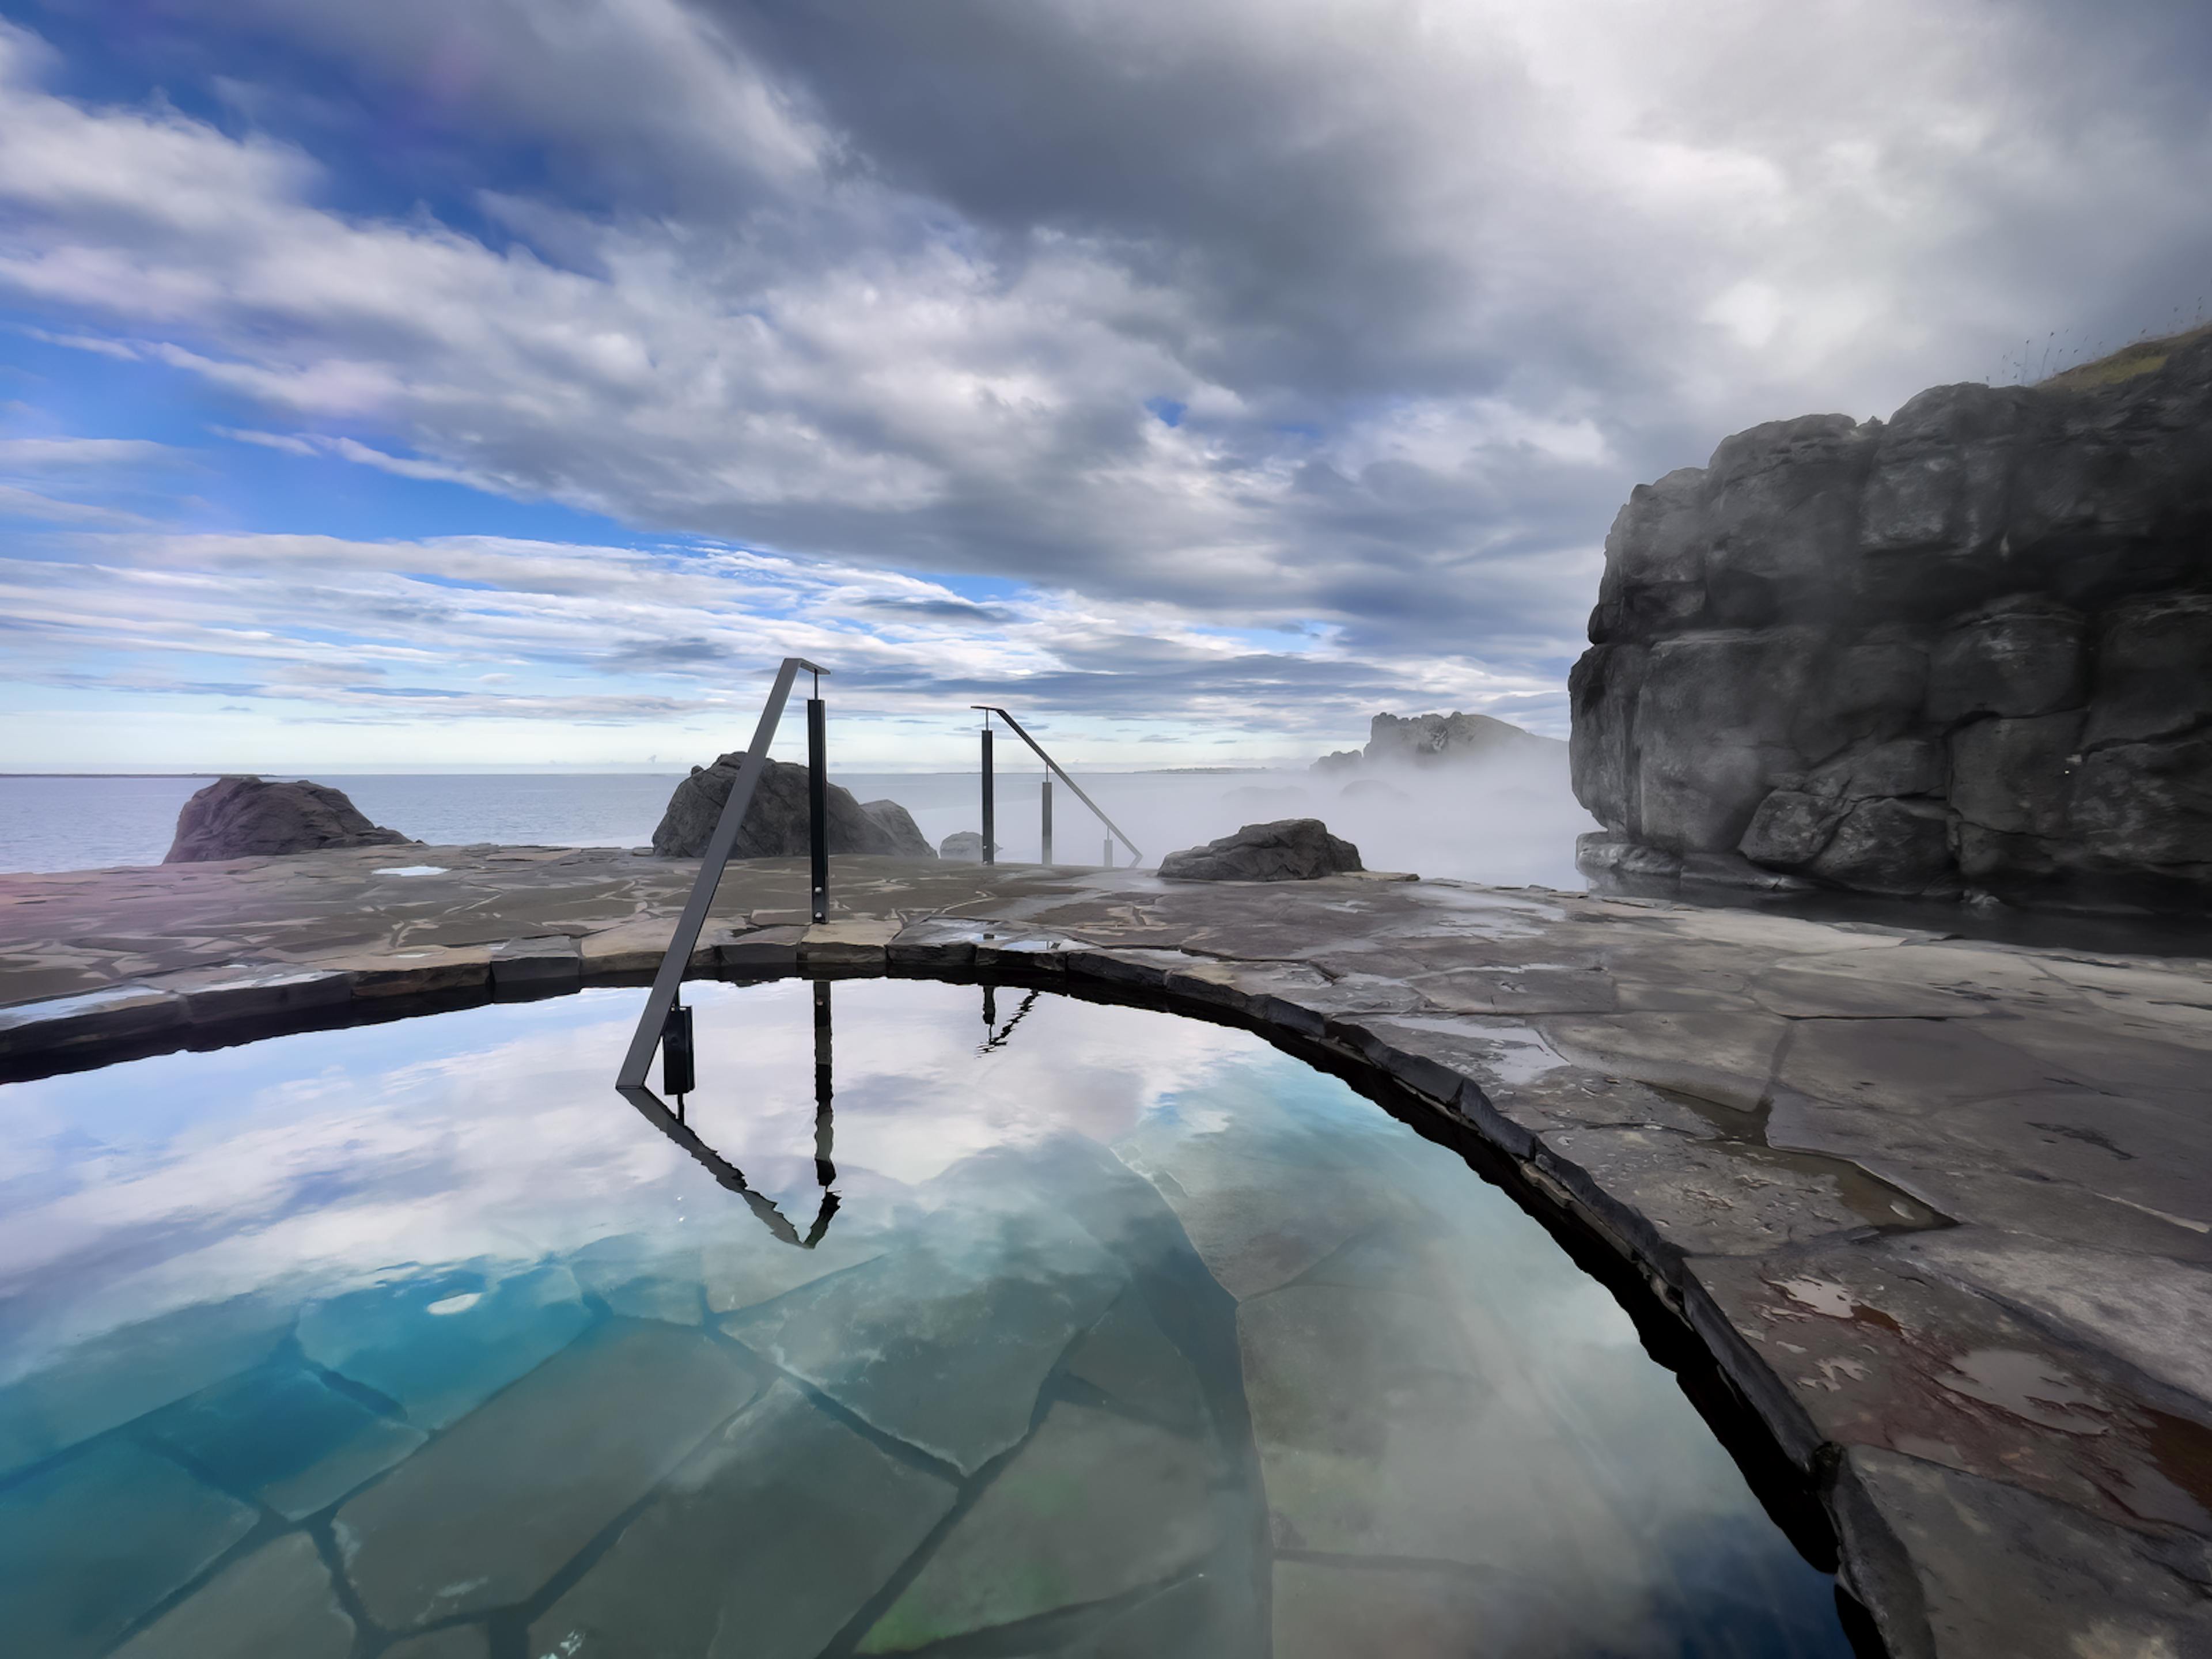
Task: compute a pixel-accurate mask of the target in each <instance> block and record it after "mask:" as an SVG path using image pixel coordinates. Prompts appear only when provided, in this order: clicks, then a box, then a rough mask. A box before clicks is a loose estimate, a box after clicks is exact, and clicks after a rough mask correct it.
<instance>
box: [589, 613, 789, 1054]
mask: <svg viewBox="0 0 2212 1659" xmlns="http://www.w3.org/2000/svg"><path fill="white" fill-rule="evenodd" d="M801 669H805V671H807V672H808V673H810V674H814V675H817V676H820V675H823V674H826V673H828V672H829V670H828V669H826V668H822V667H817V665H815V664H813V663H811V662H808V661H807V660H806V659H805V658H803V657H786V658H785V659H783V665H782V666H781V667H780V668H778V669H777V670H776V671H775V687H774V688H773V689H772V690H770V691H769V694H768V703H767V706H766V707H764V708H763V709H762V710H761V717H760V724H759V725H758V726H755V727H754V728H753V741H752V747H750V749H748V750H745V755H744V759H743V760H741V761H740V762H738V775H737V776H736V778H735V779H733V780H732V782H731V784H730V798H729V799H727V800H726V801H724V802H723V803H722V816H721V817H719V818H717V819H716V820H715V821H714V834H713V835H712V836H708V838H707V853H706V856H705V857H703V858H702V859H701V860H699V877H698V879H697V880H696V881H695V882H693V883H692V884H691V896H690V898H688V899H686V900H685V901H684V914H683V915H680V916H678V918H677V919H676V931H675V933H673V934H671V936H670V938H669V940H668V954H667V955H665V956H664V957H661V959H660V968H659V971H658V972H656V973H655V974H654V975H653V989H652V990H651V991H650V992H648V993H647V994H646V999H645V1011H644V1012H642V1013H641V1014H640V1015H639V1016H638V1019H637V1030H635V1031H634V1032H632V1033H631V1035H630V1040H629V1052H628V1053H627V1054H624V1055H623V1063H622V1069H621V1070H620V1071H619V1072H617V1073H615V1087H616V1088H617V1089H625V1090H627V1089H641V1088H643V1087H644V1086H645V1073H646V1070H647V1067H648V1066H651V1065H652V1064H653V1049H654V1048H656V1047H657V1046H658V1045H659V1042H660V1038H661V1034H662V1033H663V1032H664V1031H665V1030H666V1029H667V1025H668V1012H669V1010H670V1009H671V1008H673V1007H674V1006H676V994H677V992H678V990H679V989H680V988H681V987H682V986H683V983H684V969H687V968H689V967H690V965H691V952H692V951H693V950H694V948H696V946H697V945H698V943H699V932H700V930H701V929H702V927H705V926H706V925H707V911H708V908H709V907H710V906H711V905H712V904H713V903H714V889H715V888H717V887H718V886H720V884H721V880H722V872H723V870H724V869H725V868H726V866H728V864H729V862H730V850H731V848H734V847H735V846H736V845H737V843H738V830H739V829H742V828H743V827H744V822H745V813H746V811H747V810H748V809H749V808H750V807H751V805H752V804H753V791H754V790H755V789H757V788H758V787H759V786H760V781H761V774H762V773H763V772H765V771H766V770H767V769H768V748H769V744H770V743H772V742H774V741H775V728H776V726H777V724H778V722H780V721H781V720H782V719H783V705H784V704H785V703H786V702H788V701H789V699H790V697H791V684H792V682H793V680H795V679H797V678H799V671H800V670H801Z"/></svg>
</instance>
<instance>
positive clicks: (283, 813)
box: [161, 778, 416, 864]
mask: <svg viewBox="0 0 2212 1659" xmlns="http://www.w3.org/2000/svg"><path fill="white" fill-rule="evenodd" d="M415 845H416V842H412V841H410V840H409V839H408V838H407V837H406V836H403V835H401V834H400V833H399V832H398V830H397V829H385V828H384V827H383V826H382V825H380V824H374V823H370V822H369V821H368V818H367V817H363V816H362V812H361V810H360V809H359V808H358V807H356V805H354V804H353V803H352V802H351V801H350V800H349V799H346V794H345V792H344V791H343V789H333V788H331V787H330V786H329V785H328V784H325V783H266V782H264V781H262V780H261V779H259V778H218V779H217V780H216V781H215V782H213V783H211V784H210V785H208V787H206V788H204V789H203V790H201V791H199V792H198V793H197V794H195V795H194V796H193V797H192V798H191V799H190V800H188V801H186V802H185V805H184V810H183V811H180V812H179V813H178V814H177V836H176V839H175V840H174V841H173V842H171V843H170V847H169V852H168V856H167V857H166V858H164V859H163V860H161V862H162V863H164V864H199V863H204V862H205V861H207V860H212V859H246V858H264V857H267V856H269V855H270V854H282V853H315V852H320V851H321V850H323V849H324V848H331V847H413V846H415Z"/></svg>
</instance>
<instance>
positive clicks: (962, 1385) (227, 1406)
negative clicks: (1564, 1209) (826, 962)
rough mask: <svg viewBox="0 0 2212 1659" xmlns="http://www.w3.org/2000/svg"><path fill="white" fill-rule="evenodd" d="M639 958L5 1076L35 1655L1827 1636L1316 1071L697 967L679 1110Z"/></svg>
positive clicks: (1579, 1353)
mask: <svg viewBox="0 0 2212 1659" xmlns="http://www.w3.org/2000/svg"><path fill="white" fill-rule="evenodd" d="M640 996H641V994H640V993H638V992H635V991H612V990H610V991H590V992H586V993H584V994H580V995H577V996H569V997H563V998H559V999H556V1000H548V1001H543V1002H536V1003H528V1004H520V1005H506V1006H489V1007H483V1008H477V1009H472V1010H469V1011H466V1012H454V1013H447V1014H440V1015H435V1016H430V1017H427V1018H416V1019H410V1020H403V1021H398V1022H396V1023H392V1024H382V1025H377V1026H372V1027H363V1028H356V1029H351V1030H335V1031H325V1032H317V1033H310V1034H305V1035H299V1036H285V1037H278V1038H273V1039H270V1040H267V1041H264V1042H256V1043H252V1044H250V1045H248V1046H246V1047H242V1048H233V1049H228V1050H222V1051H219V1052H215V1053H206V1054H171V1055H165V1056H161V1057H157V1058H153V1059H147V1060H136V1061H132V1062H130V1063H126V1064H122V1065H117V1066H110V1067H107V1068H106V1069H104V1070H100V1071H96V1072H90V1073H79V1074H76V1075H72V1076H67V1077H61V1078H54V1079H46V1080H43V1081H39V1082H33V1083H25V1084H18V1085H11V1086H8V1087H5V1088H0V1630H5V1631H7V1632H9V1650H10V1651H17V1652H22V1653H25V1654H37V1655H40V1656H73V1655H98V1654H104V1653H108V1652H111V1651H120V1652H123V1653H125V1654H129V1655H131V1656H147V1655H153V1654H164V1655H168V1654H178V1655H182V1654H194V1655H215V1654H222V1655H231V1654H237V1655H249V1654H250V1655H266V1656H283V1659H318V1656H324V1655H328V1656H331V1659H349V1656H350V1659H379V1656H382V1655H385V1654H387V1653H388V1654H391V1655H392V1656H395V1659H462V1656H469V1659H479V1656H480V1659H514V1656H523V1655H528V1656H532V1659H537V1656H548V1659H550V1656H560V1659H589V1656H596V1655H641V1656H642V1655H655V1656H686V1655H708V1654H714V1655H732V1656H734V1655H744V1656H748V1659H783V1656H789V1659H807V1656H815V1655H846V1654H863V1655H873V1654H904V1653H915V1654H928V1655H937V1656H943V1659H953V1656H984V1655H1002V1656H1011V1655H1017V1654H1025V1655H1045V1654H1052V1655H1066V1656H1071V1659H1073V1656H1077V1655H1083V1656H1091V1659H1104V1656H1130V1659H1136V1656H1190V1659H1216V1656H1261V1655H1266V1654H1269V1653H1272V1654H1274V1655H1278V1656H1283V1659H1308V1656H1311V1659H1327V1656H1344V1655H1355V1654H1356V1655H1360V1656H1363V1659H1364V1656H1371V1655H1376V1654H1388V1655H1391V1656H1410V1659H1425V1656H1438V1659H1441V1656H1447V1655H1451V1656H1457V1655H1464V1654H1472V1653H1481V1654H1485V1655H1498V1656H1527V1659H1538V1656H1544V1659H1567V1656H1601V1655H1602V1656H1645V1655H1650V1656H1661V1655H1665V1656H1679V1655H1691V1654H1696V1655H1728V1656H1768V1655H1772V1656H1784V1655H1787V1656H1837V1659H1841V1656H1844V1655H1847V1654H1848V1653H1849V1652H1850V1647H1849V1644H1848V1643H1847V1642H1846V1640H1845V1638H1844V1635H1843V1632H1842V1630H1841V1627H1840V1626H1839V1624H1838V1618H1837V1613H1836V1610H1835V1605H1834V1600H1833V1590H1832V1582H1831V1580H1830V1579H1829V1578H1828V1577H1827V1576H1826V1575H1825V1574H1823V1573H1821V1572H1819V1571H1815V1570H1814V1568H1812V1567H1811V1566H1809V1565H1807V1564H1806V1563H1805V1562H1804V1561H1803V1560H1802V1559H1801V1558H1800V1557H1799V1556H1798V1555H1797V1553H1796V1552H1795V1551H1794V1550H1793V1549H1792V1547H1790V1543H1789V1542H1788V1541H1787V1540H1786V1539H1785V1538H1784V1536H1783V1534H1781V1532H1780V1531H1779V1530H1778V1528H1776V1527H1775V1526H1774V1525H1773V1523H1772V1522H1771V1521H1770V1520H1769V1519H1768V1518H1767V1516H1765V1512H1764V1511H1763V1510H1761V1508H1760V1507H1759V1504H1758V1502H1757V1501H1756V1500H1755V1499H1754V1498H1753V1495H1752V1493H1751V1492H1750V1491H1749V1490H1748V1489H1747V1486H1746V1485H1745V1483H1744V1480H1743V1479H1742V1476H1741V1474H1740V1473H1739V1472H1738V1470H1737V1468H1735V1464H1734V1463H1733V1462H1731V1461H1730V1460H1729V1456H1728V1455H1727V1454H1726V1453H1725V1452H1724V1451H1723V1449H1722V1448H1721V1446H1720V1445H1719V1443H1717V1441H1716V1440H1715V1439H1714V1438H1713V1437H1712V1435H1711V1431H1709V1430H1708V1429H1707V1428H1706V1426H1705V1424H1704V1422H1703V1421H1702V1419H1699V1416H1698V1415H1697V1413H1695V1412H1694V1411H1693V1410H1692V1408H1691V1407H1690V1406H1689V1404H1688V1403H1687V1402H1686V1400H1685V1399H1684V1397H1683V1395H1682V1394H1681V1392H1680V1389H1679V1388H1678V1387H1677V1385H1676V1383H1675V1382H1674V1378H1673V1377H1672V1376H1670V1375H1669V1374H1668V1372H1667V1371H1666V1370H1663V1369H1662V1368H1661V1367H1660V1366H1659V1365H1658V1364H1656V1363H1654V1362H1653V1361H1652V1360H1651V1359H1650V1358H1649V1357H1648V1356H1647V1355H1646V1354H1645V1353H1644V1350H1643V1349H1642V1347H1641V1346H1639V1344H1638V1340H1637V1338H1636V1335H1635V1333H1634V1331H1633V1329H1632V1327H1631V1325H1630V1323H1629V1321H1628V1319H1627V1317H1626V1315H1625V1314H1624V1313H1623V1312H1622V1311H1621V1310H1620V1308H1619V1306H1618V1305H1617V1304H1615V1303H1614V1301H1613V1298H1612V1297H1611V1296H1610V1295H1609V1294H1608V1293H1607V1291H1605V1290H1604V1289H1603V1288H1602V1287H1601V1286H1600V1285H1598V1284H1596V1283H1595V1282H1594V1281H1593V1280H1591V1279H1589V1278H1587V1277H1586V1276H1585V1275H1583V1273H1581V1272H1580V1271H1579V1270H1578V1269H1577V1267H1575V1266H1574V1264H1573V1263H1572V1262H1571V1261H1569V1260H1568V1259H1567V1258H1566V1256H1565V1255H1563V1254H1562V1253H1561V1252H1560V1250H1559V1248H1558V1247H1557V1246H1556V1245H1555V1244H1554V1243H1553V1241H1552V1240H1551V1239H1550V1238H1549V1237H1547V1235H1546V1234H1545V1233H1544V1232H1543V1231H1541V1229H1540V1228H1539V1227H1537V1226H1536V1225H1535V1224H1534V1222H1532V1221H1530V1220H1529V1219H1528V1218H1527V1217H1525V1216H1524V1215H1523V1214H1522V1212H1520V1211H1519V1210H1518V1209H1517V1208H1516V1206H1514V1205H1513V1204H1512V1203H1511V1202H1510V1200H1508V1199H1507V1198H1506V1197H1505V1196H1504V1194H1502V1193H1500V1192H1498V1190H1497V1189H1496V1188H1492V1187H1490V1186H1488V1185H1486V1183H1485V1182H1483V1181H1481V1180H1480V1178H1479V1177H1478V1176H1476V1175H1474V1173H1473V1172H1472V1171H1471V1170H1469V1169H1468V1167H1467V1165H1466V1164H1464V1163H1463V1162H1462V1160H1461V1159H1460V1158H1457V1157H1456V1156H1455V1155H1454V1154H1453V1153H1451V1152H1449V1151H1446V1150H1444V1149H1443V1148H1440V1147H1438V1146H1434V1145H1431V1144H1430V1143H1429V1142H1427V1141H1425V1140H1423V1139H1420V1138H1419V1136H1418V1135H1416V1134H1415V1133H1413V1131H1412V1130H1410V1129H1408V1128H1407V1127H1404V1126H1403V1125H1401V1124H1400V1123H1399V1122H1397V1121H1395V1120H1394V1119H1393V1118H1391V1117H1390V1116H1389V1115H1387V1114H1386V1113H1385V1112H1383V1110H1382V1109H1380V1108H1379V1107H1377V1106H1376V1104H1374V1103H1372V1102H1370V1101H1368V1100H1366V1099H1364V1098H1362V1097H1360V1096H1358V1094H1356V1093H1354V1092H1353V1091H1352V1090H1351V1089H1350V1088H1349V1087H1347V1086H1346V1085H1344V1084H1343V1083H1341V1082H1340V1081H1338V1080H1336V1079H1333V1078H1330V1077H1328V1076H1326V1075H1323V1074H1322V1073H1317V1072H1316V1071H1314V1070H1312V1069H1311V1068H1310V1067H1308V1066H1305V1065H1304V1064H1303V1063H1301V1062H1299V1061H1297V1060H1294V1059H1291V1058H1290V1057H1288V1056H1286V1055H1284V1054H1280V1053H1279V1052H1277V1051H1276V1050H1274V1049H1273V1048H1269V1047H1268V1046H1267V1045H1266V1044H1265V1043H1263V1042H1261V1041H1260V1040H1259V1039H1257V1038H1256V1037H1253V1036H1249V1035H1246V1034H1243V1033H1241V1032H1237V1031H1232V1030H1225V1029H1221V1028H1218V1027H1215V1026H1212V1025H1208V1024H1201V1023H1199V1022H1195V1021H1190V1020H1186V1019H1181V1018H1175V1017H1172V1016H1169V1015H1164V1014H1159V1013H1154V1012H1144V1011H1140V1010H1135V1009H1130V1008H1124V1007H1113V1006H1097V1005H1091V1004H1086V1003H1083V1002H1079V1001H1075V1000H1069V999H1067V998H1065V997H1061V996H1058V995H1054V994H1031V993H1027V992H1020V991H1015V990H1011V989H1000V990H998V991H996V992H987V991H984V990H982V989H981V988H980V987H957V986H949V985H939V984H933V983H925V982H919V981H896V980H888V981H836V982H835V983H834V984H822V985H815V984H809V983H805V982H802V981H780V982H775V983H770V984H763V985H753V986H732V985H721V984H696V985H694V986H691V987H688V989H687V997H688V999H689V1000H690V1002H691V1003H692V1005H693V1006H694V1008H695V1010H696V1029H697V1039H698V1049H699V1073H700V1075H699V1086H698V1088H697V1089H696V1091H693V1092H692V1093H691V1094H690V1096H689V1097H687V1098H686V1099H685V1100H684V1102H683V1103H682V1121H681V1122H680V1123H676V1122H674V1121H672V1118H671V1116H670V1115H664V1114H663V1113H662V1112H661V1111H660V1109H659V1107H658V1106H656V1105H654V1104H653V1103H650V1102H648V1103H645V1104H644V1105H643V1106H641V1107H633V1106H632V1105H631V1104H628V1103H624V1101H623V1100H622V1099H621V1098H620V1097H617V1096H616V1095H615V1094H614V1093H613V1092H612V1090H611V1087H610V1079H611V1077H612V1075H613V1073H614V1069H615V1066H616V1062H617V1059H618V1057H619V1055H620V1053H621V1051H622V1048H623V1045H624V1043H625V1042H626V1041H627V1039H628V1036H629V1025H630V1022H631V1021H632V1020H633V1019H634V1018H635V1014H636V1010H637V1008H638V1006H639V1002H640ZM657 1076H658V1073H656V1077H657ZM675 1104H676V1103H674V1102H671V1103H668V1105H669V1106H670V1107H671V1108H672V1107H674V1105H675Z"/></svg>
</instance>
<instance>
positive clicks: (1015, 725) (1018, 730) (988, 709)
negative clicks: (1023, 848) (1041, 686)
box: [968, 702, 1145, 864]
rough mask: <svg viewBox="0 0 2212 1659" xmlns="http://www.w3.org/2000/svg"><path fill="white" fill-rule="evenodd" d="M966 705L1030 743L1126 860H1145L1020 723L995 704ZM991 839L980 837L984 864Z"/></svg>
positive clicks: (974, 703)
mask: <svg viewBox="0 0 2212 1659" xmlns="http://www.w3.org/2000/svg"><path fill="white" fill-rule="evenodd" d="M968 706H969V708H980V709H981V710H982V711H983V713H985V714H996V715H997V716H998V717H999V718H1000V720H1004V721H1006V728H1007V730H1009V731H1011V732H1012V733H1013V734H1014V735H1015V736H1016V737H1018V738H1020V739H1021V740H1022V741H1023V742H1024V743H1025V744H1029V746H1030V750H1032V751H1034V752H1035V754H1036V757H1037V758H1038V759H1039V760H1041V761H1042V762H1043V763H1045V765H1046V766H1047V767H1048V768H1049V769H1051V772H1052V775H1053V776H1054V777H1056V778H1058V779H1059V780H1060V781H1061V782H1062V783H1064V784H1066V786H1067V787H1069V788H1070V789H1073V791H1074V792H1075V798H1076V799H1078V800H1079V801H1081V802H1082V803H1083V804H1084V805H1085V806H1087V807H1089V808H1090V809H1091V811H1092V813H1093V814H1095V815H1096V816H1097V819H1098V822H1099V823H1103V824H1104V825H1105V826H1106V828H1107V829H1108V830H1109V831H1110V832H1111V833H1112V835H1113V836H1114V838H1115V840H1116V841H1118V842H1121V845H1122V846H1124V847H1126V848H1128V849H1129V861H1130V862H1131V863H1132V864H1142V863H1143V862H1144V861H1145V855H1144V854H1143V853H1141V852H1139V850H1138V848H1137V843H1136V842H1133V841H1131V840H1130V839H1129V837H1128V836H1126V835H1124V834H1123V833H1122V830H1121V825H1120V824H1118V823H1115V822H1114V820H1113V819H1111V818H1109V817H1107V816H1106V814H1105V812H1104V811H1103V810H1102V809H1101V808H1100V806H1099V805H1098V803H1097V801H1095V800H1093V799H1091V797H1090V796H1088V795H1086V794H1085V793H1083V786H1082V785H1081V784H1079V783H1078V782H1077V781H1075V780H1074V779H1073V778H1071V777H1070V776H1068V775H1067V774H1066V771H1064V770H1063V769H1061V767H1060V763H1059V762H1058V761H1056V760H1054V758H1053V757H1051V756H1049V755H1048V754H1046V753H1045V752H1044V745H1043V744H1040V743H1039V742H1038V741H1037V740H1036V738H1033V737H1031V736H1030V734H1029V733H1028V732H1025V731H1024V730H1023V729H1022V723H1021V722H1020V721H1019V720H1016V719H1015V718H1014V717H1013V716H1012V714H1008V713H1007V712H1006V710H1005V709H1003V708H1000V707H999V706H998V704H996V703H992V702H971V703H969V705H968ZM991 853H992V847H991V838H990V836H989V834H988V833H986V834H985V836H984V837H983V861H984V862H985V863H989V862H991Z"/></svg>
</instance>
